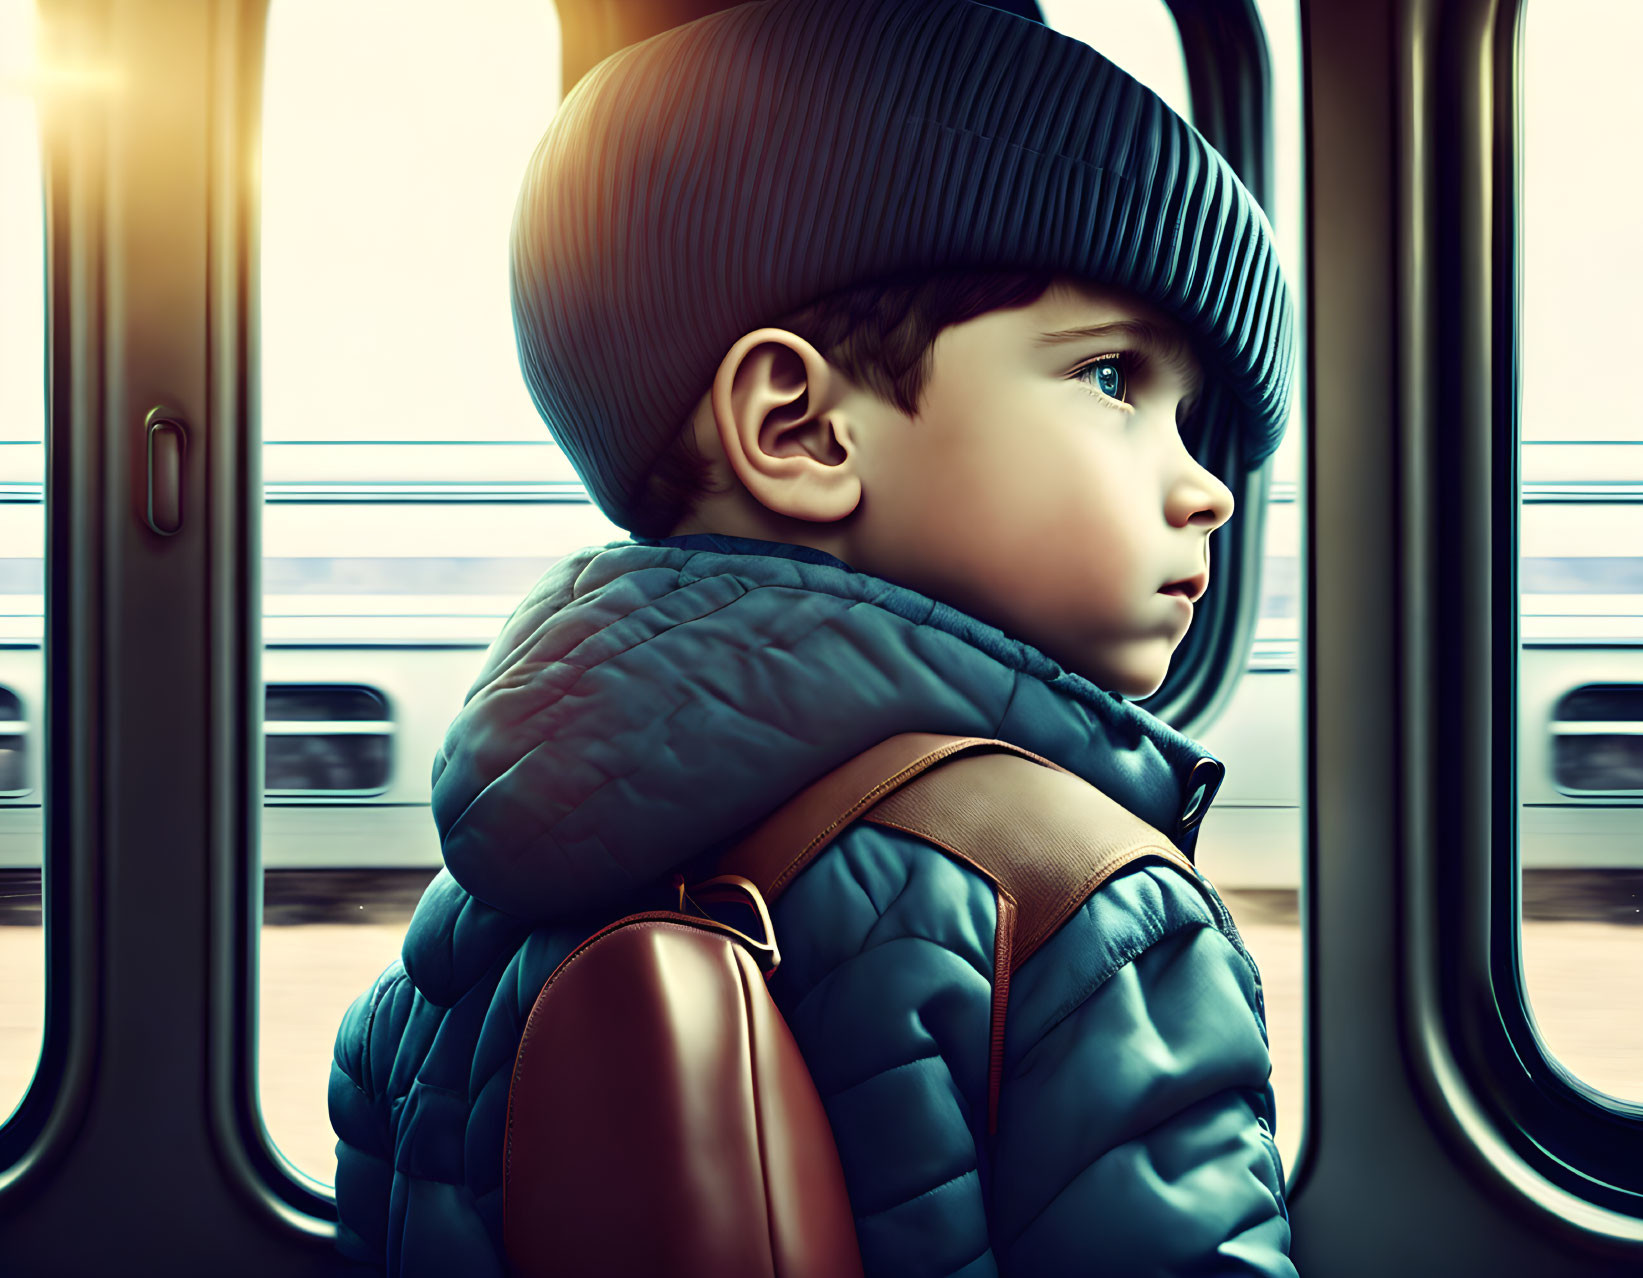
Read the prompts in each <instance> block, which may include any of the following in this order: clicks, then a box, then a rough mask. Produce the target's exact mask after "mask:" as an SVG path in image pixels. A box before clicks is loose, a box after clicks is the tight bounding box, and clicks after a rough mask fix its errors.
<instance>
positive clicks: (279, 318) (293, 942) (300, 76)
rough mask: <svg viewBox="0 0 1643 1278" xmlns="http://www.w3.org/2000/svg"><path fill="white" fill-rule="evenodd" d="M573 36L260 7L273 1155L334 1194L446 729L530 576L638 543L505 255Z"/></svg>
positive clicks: (463, 22)
mask: <svg viewBox="0 0 1643 1278" xmlns="http://www.w3.org/2000/svg"><path fill="white" fill-rule="evenodd" d="M557 22H558V19H557V16H556V13H555V9H554V6H553V5H552V4H547V3H542V0H494V2H493V3H491V4H488V5H486V6H485V13H484V20H483V21H474V20H473V15H472V14H470V13H469V12H468V11H467V10H466V9H460V8H453V7H452V6H450V5H447V4H444V3H441V2H440V0H419V2H417V3H406V2H404V0H346V2H344V3H337V2H336V0H272V4H271V5H270V7H269V12H268V25H267V38H266V44H265V65H264V90H263V92H264V97H263V140H262V161H261V190H262V215H261V216H262V221H261V233H260V240H261V254H262V261H261V273H260V279H261V284H260V290H261V291H260V307H261V310H260V331H261V387H262V391H261V394H262V400H261V422H262V436H263V476H264V482H265V498H266V503H265V506H264V512H263V555H264V558H263V644H264V649H263V677H264V679H265V680H266V682H267V688H268V701H267V707H266V711H267V713H266V721H265V724H264V728H265V733H264V745H265V749H266V755H265V763H266V776H267V786H268V794H267V803H266V805H265V807H264V810H263V822H262V856H263V868H264V875H263V888H264V890H263V923H264V926H263V928H262V931H261V945H262V953H261V962H260V978H261V987H260V999H259V1012H258V1015H259V1017H260V1033H259V1052H260V1058H259V1070H258V1076H259V1087H260V1088H261V1103H262V1110H263V1119H264V1122H265V1124H266V1126H267V1129H268V1133H269V1135H270V1137H271V1138H272V1140H273V1142H274V1144H275V1145H276V1146H277V1148H278V1149H279V1150H280V1152H281V1153H282V1154H284V1156H285V1157H286V1158H287V1159H288V1160H289V1161H290V1162H291V1163H292V1164H293V1165H294V1166H295V1167H296V1168H297V1169H298V1170H299V1171H301V1172H303V1173H306V1174H307V1175H310V1176H312V1177H314V1178H315V1179H317V1180H319V1181H321V1182H324V1183H329V1182H330V1181H331V1179H332V1177H333V1176H334V1175H335V1174H336V1150H335V1143H336V1136H335V1134H334V1133H333V1132H332V1131H331V1125H330V1122H329V1119H328V1117H327V1103H326V1085H327V1081H328V1080H327V1068H326V1066H327V1063H328V1062H329V1061H330V1059H331V1051H332V1042H333V1039H334V1037H335V1034H336V1029H337V1026H338V1024H339V1023H340V1022H341V1020H342V1014H343V1012H344V1010H345V1009H346V1008H347V1006H348V1004H349V1003H351V1002H352V1001H353V999H354V998H355V997H356V996H357V995H358V993H359V991H360V990H362V989H364V988H366V987H368V986H369V985H370V983H371V982H372V980H374V979H375V977H376V976H377V974H378V973H379V972H381V970H382V969H383V968H384V967H385V966H386V965H387V964H388V963H389V962H390V961H391V960H393V959H394V957H395V956H396V955H397V954H398V953H399V949H400V945H401V943H402V941H403V940H404V934H405V927H406V924H407V922H408V921H409V918H410V913H411V910H412V909H413V908H414V906H415V904H416V901H417V898H418V896H419V895H420V893H421V890H422V888H423V887H425V886H426V884H427V883H428V881H429V880H430V879H432V878H433V876H434V874H435V872H436V871H437V870H438V869H439V866H440V854H439V841H438V834H437V831H436V830H435V827H434V821H433V817H432V815H431V814H430V812H429V810H428V802H429V794H430V792H429V774H430V770H431V767H432V763H433V759H434V754H435V752H436V751H437V749H438V747H439V743H440V740H441V738H442V736H443V734H444V731H445V729H446V727H447V726H448V725H449V723H450V721H451V720H452V718H454V717H455V715H456V713H457V711H458V710H459V709H460V708H461V705H462V700H463V696H464V694H465V693H466V691H467V688H468V685H469V683H470V682H471V681H472V679H473V677H474V674H475V673H476V672H477V670H478V668H479V665H480V663H481V661H482V660H483V654H484V650H485V648H486V647H487V646H488V645H489V643H490V641H491V640H492V639H493V638H495V636H496V634H497V632H498V631H499V630H500V628H501V626H502V623H503V621H504V620H505V619H506V618H507V616H508V614H509V613H510V612H511V611H512V610H513V608H514V606H515V605H516V604H517V603H518V602H519V600H520V599H521V598H522V597H523V595H524V593H525V591H526V590H527V589H529V587H530V586H531V585H532V583H534V582H535V581H536V580H537V578H538V577H540V576H541V574H542V573H543V572H544V571H545V570H546V569H547V568H548V566H549V565H550V564H551V563H552V562H553V560H554V559H555V558H556V557H557V556H558V555H560V554H563V553H565V552H566V551H568V550H571V549H574V548H575V547H578V546H582V545H587V544H590V543H594V544H597V543H602V542H605V541H611V540H615V539H616V538H617V537H620V536H621V535H622V533H621V531H620V530H619V529H616V528H614V527H613V526H612V525H611V524H610V523H609V522H608V521H606V520H605V519H604V517H603V516H602V515H601V514H600V512H599V511H598V509H597V507H594V506H593V505H592V504H591V503H590V502H588V500H587V497H586V493H585V492H584V490H583V488H582V486H581V483H580V481H579V480H577V478H576V475H575V472H574V471H573V470H572V469H571V468H570V466H569V464H568V463H567V462H566V461H565V458H564V456H563V454H561V453H560V451H559V450H558V448H557V447H555V446H554V444H553V441H552V439H551V438H550V437H549V436H548V434H547V432H546V431H545V430H544V428H543V426H542V421H541V418H540V417H539V416H538V415H537V412H536V409H535V406H534V405H533V404H532V403H531V401H530V395H529V392H528V391H527V390H526V388H525V383H524V379H523V378H522V377H521V376H520V374H519V367H518V362H517V357H516V355H515V353H514V336H513V321H512V314H511V310H510V306H509V298H508V275H507V253H506V252H505V249H506V245H507V241H508V229H509V225H510V223H511V220H512V217H513V206H514V200H515V198H516V196H517V194H518V188H519V180H520V176H521V174H522V172H523V165H524V162H525V159H526V157H528V156H529V155H530V153H531V151H532V150H533V149H534V147H535V145H536V142H537V139H538V138H539V137H540V136H541V133H542V130H543V128H544V127H545V126H546V124H547V120H548V118H549V116H550V115H551V114H552V112H553V110H554V107H555V106H556V105H557V103H558V99H559V65H560V50H559V31H558V25H557ZM390 711H391V714H390ZM318 725H323V730H316V728H317V726H318ZM390 748H391V751H392V756H393V757H392V758H391V759H390V757H389V752H390Z"/></svg>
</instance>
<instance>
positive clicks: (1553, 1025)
mask: <svg viewBox="0 0 1643 1278" xmlns="http://www.w3.org/2000/svg"><path fill="white" fill-rule="evenodd" d="M1599 32H1602V33H1603V34H1602V35H1601V36H1599V34H1598V33H1599ZM1639 40H1643V11H1640V10H1638V9H1636V8H1635V7H1633V6H1628V5H1614V4H1606V3H1602V2H1601V0H1583V2H1582V3H1578V4H1551V3H1548V2H1547V0H1532V2H1531V3H1530V4H1528V6H1527V7H1526V10H1525V13H1524V18H1523V44H1522V58H1523V109H1522V145H1523V168H1522V191H1521V201H1522V226H1521V231H1520V243H1521V246H1522V248H1521V255H1522V256H1521V262H1522V265H1521V269H1522V280H1523V283H1522V292H1521V302H1520V306H1521V314H1520V320H1519V322H1520V325H1521V329H1520V331H1521V334H1522V336H1521V341H1522V358H1521V364H1520V366H1521V373H1520V379H1521V380H1520V395H1521V409H1520V415H1521V426H1520V429H1521V439H1522V443H1521V450H1520V451H1521V458H1522V462H1521V476H1522V478H1521V506H1520V518H1521V523H1520V553H1521V555H1522V559H1521V563H1520V571H1519V589H1520V591H1521V615H1520V627H1521V631H1520V644H1521V646H1520V648H1519V666H1518V697H1519V702H1518V715H1519V732H1518V741H1519V760H1520V765H1519V778H1518V785H1519V801H1520V808H1519V814H1520V827H1519V829H1520V834H1519V840H1520V843H1519V860H1520V865H1521V867H1522V868H1521V876H1522V899H1523V907H1522V915H1523V923H1522V955H1523V958H1522V962H1523V979H1524V982H1525V986H1526V989H1527V992H1528V996H1529V1002H1530V1005H1531V1007H1532V1009H1533V1012H1534V1018H1535V1021H1536V1022H1537V1029H1538V1031H1539V1033H1540V1036H1541V1038H1542V1041H1543V1042H1544V1043H1545V1045H1546V1047H1547V1049H1548V1050H1549V1051H1550V1052H1551V1053H1552V1055H1553V1056H1554V1057H1556V1058H1557V1059H1558V1060H1559V1061H1560V1062H1561V1063H1562V1064H1563V1065H1564V1067H1566V1068H1567V1069H1568V1070H1569V1071H1570V1072H1571V1073H1573V1074H1574V1075H1576V1076H1577V1077H1579V1078H1580V1079H1582V1080H1583V1081H1584V1082H1586V1083H1588V1084H1590V1085H1591V1086H1592V1087H1595V1088H1596V1089H1597V1090H1599V1091H1600V1092H1604V1093H1607V1094H1609V1095H1610V1096H1614V1097H1621V1098H1625V1099H1627V1100H1630V1101H1634V1102H1635V1101H1638V1100H1643V1021H1640V1020H1639V1019H1638V1018H1637V1017H1635V1016H1630V1015H1624V1014H1622V1013H1623V1012H1624V1010H1625V1009H1626V1008H1628V1007H1630V1006H1631V1000H1632V991H1633V989H1634V988H1635V983H1636V974H1637V973H1638V972H1639V971H1643V926H1638V925H1639V924H1640V923H1643V838H1640V837H1639V833H1638V815H1639V803H1640V801H1643V744H1640V743H1643V660H1640V659H1643V426H1640V424H1639V420H1638V417H1637V415H1636V414H1635V413H1633V412H1631V411H1628V410H1626V409H1625V408H1624V407H1623V406H1624V405H1627V404H1629V403H1630V401H1631V398H1632V395H1633V391H1632V387H1631V383H1630V380H1629V378H1628V375H1627V372H1626V370H1627V368H1628V361H1629V360H1630V359H1631V347H1632V342H1633V334H1634V333H1635V330H1636V325H1635V323H1634V321H1633V319H1632V318H1631V305H1632V304H1631V301H1630V299H1631V298H1632V297H1634V296H1635V295H1636V293H1637V291H1638V290H1639V289H1640V288H1643V251H1640V250H1639V247H1638V246H1639V245H1640V244H1643V211H1640V209H1639V205H1638V201H1637V199H1636V194H1635V191H1634V189H1633V186H1632V184H1631V179H1630V177H1629V176H1628V175H1627V174H1625V173H1624V172H1622V171H1621V169H1620V168H1617V167H1616V166H1615V165H1614V164H1612V163H1611V162H1610V159H1609V157H1611V156H1612V155H1614V154H1616V153H1617V152H1616V151H1615V149H1614V148H1616V147H1621V148H1626V147H1629V146H1630V142H1629V140H1628V139H1629V136H1630V131H1631V123H1630V121H1631V118H1632V110H1631V103H1632V85H1633V82H1634V80H1635V72H1634V69H1633V68H1632V66H1631V65H1630V63H1629V62H1628V61H1627V59H1626V54H1625V51H1626V50H1628V49H1633V48H1635V47H1637V42H1638V41H1639ZM1576 86H1578V92H1576V91H1575V90H1576ZM1574 226H1579V227H1580V228H1581V230H1580V233H1579V234H1571V233H1570V228H1571V227H1574ZM1576 316H1578V317H1579V319H1578V321H1576V320H1574V317H1576ZM1577 369H1578V373H1576V371H1575V370H1577ZM1576 972H1585V973H1594V972H1595V973H1603V974H1606V975H1605V976H1603V977H1600V978H1597V979H1584V978H1582V979H1571V974H1572V973H1576Z"/></svg>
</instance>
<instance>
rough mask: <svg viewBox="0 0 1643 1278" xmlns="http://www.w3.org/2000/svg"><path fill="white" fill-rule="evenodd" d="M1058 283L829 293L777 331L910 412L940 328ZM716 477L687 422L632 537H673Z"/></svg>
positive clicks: (945, 278)
mask: <svg viewBox="0 0 1643 1278" xmlns="http://www.w3.org/2000/svg"><path fill="white" fill-rule="evenodd" d="M1054 279H1055V273H1054V272H1052V271H1031V272H1024V271H999V270H950V271H938V272H936V273H934V274H930V275H919V276H911V275H897V276H892V277H888V278H883V279H877V280H873V281H870V282H868V283H865V284H858V285H855V286H853V287H851V288H847V289H840V290H839V291H838V292H835V293H829V294H827V295H826V296H825V297H821V298H818V299H817V300H816V301H814V302H810V303H809V304H807V305H805V306H803V307H800V308H799V309H798V310H795V311H791V312H789V313H788V314H787V315H784V316H782V317H781V318H780V319H776V320H772V321H771V322H770V326H771V327H773V328H785V329H787V330H789V331H790V332H793V333H796V334H798V335H799V336H800V337H802V338H804V339H805V341H807V342H809V343H810V344H811V345H812V346H814V347H815V348H816V350H817V351H819V352H820V353H821V355H822V357H823V358H824V359H826V360H827V361H828V363H830V364H832V365H834V366H835V367H836V368H838V369H839V370H840V371H841V372H843V373H844V375H845V376H846V377H848V378H850V380H851V381H853V382H855V383H856V384H857V385H859V386H863V387H865V388H866V389H868V390H871V391H872V392H873V393H874V394H875V395H877V396H878V397H879V398H880V399H882V400H884V401H885V402H886V403H891V404H894V405H895V406H896V407H897V408H899V409H900V410H901V411H902V412H903V413H906V414H908V415H911V414H913V413H916V412H917V411H918V405H919V401H920V399H921V398H922V397H923V395H924V386H925V382H926V381H927V380H928V379H929V376H930V349H931V347H932V346H934V345H935V340H936V337H937V336H938V335H939V334H940V333H941V331H942V329H944V328H948V327H950V326H951V325H954V324H962V323H964V322H965V321H966V320H971V319H974V318H976V317H977V316H978V315H984V314H986V313H987V312H988V311H996V310H1005V309H1008V308H1011V307H1017V306H1030V305H1032V304H1033V303H1034V302H1036V301H1037V300H1038V299H1039V298H1040V297H1041V296H1043V294H1044V292H1045V290H1047V289H1048V288H1049V287H1050V284H1051V283H1052V282H1053V281H1054ZM711 478H712V463H711V462H710V461H709V459H708V458H706V457H704V456H703V455H702V454H701V452H699V451H698V450H697V448H696V440H695V430H694V425H693V422H692V421H691V420H690V419H688V418H687V419H686V421H685V422H684V424H683V426H682V427H681V428H680V430H679V433H678V434H677V435H676V436H675V437H674V441H673V443H672V444H671V445H670V446H669V448H668V450H667V452H665V453H663V454H662V456H661V457H660V458H659V459H658V460H657V462H656V464H655V465H654V466H653V467H651V469H650V472H649V474H647V475H646V476H645V480H644V484H643V490H642V492H641V494H640V497H639V502H638V505H637V506H636V508H635V509H634V512H633V519H632V522H631V523H630V525H629V529H628V530H629V531H630V532H631V533H633V535H634V536H636V537H666V536H668V535H669V534H670V533H671V532H672V531H673V529H675V528H677V527H678V526H679V524H680V523H681V522H683V521H684V520H685V519H686V518H688V517H689V515H690V514H691V512H692V511H693V510H694V509H695V507H696V503H697V502H698V501H699V500H701V498H703V497H705V496H707V495H708V494H709V493H710V492H712V491H713V489H712V488H711V483H710V481H711Z"/></svg>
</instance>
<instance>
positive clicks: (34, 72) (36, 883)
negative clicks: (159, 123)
mask: <svg viewBox="0 0 1643 1278" xmlns="http://www.w3.org/2000/svg"><path fill="white" fill-rule="evenodd" d="M34 26H35V18H34V4H33V0H0V1122H4V1121H5V1120H6V1118H7V1116H8V1115H9V1114H10V1113H11V1112H12V1110H13V1109H14V1108H15V1107H16V1105H17V1103H18V1102H19V1101H21V1100H22V1099H23V1093H24V1092H25V1091H26V1090H27V1089H28V1085H29V1081H30V1080H31V1079H32V1078H33V1077H34V1070H35V1066H36V1064H37V1063H38V1062H39V1059H40V1035H41V1030H42V1028H43V1027H44V1024H45V989H46V982H45V944H44V933H43V929H42V927H41V923H40V868H41V861H42V853H43V851H44V834H43V830H44V827H43V822H42V819H41V816H42V807H41V804H42V797H41V786H40V749H39V743H40V741H41V740H42V738H43V736H44V733H43V732H42V727H43V724H44V718H45V713H44V699H43V697H44V692H45V662H44V654H43V649H42V647H41V642H42V639H43V636H44V614H45V608H44V602H45V558H44V557H45V517H44V516H45V506H44V501H45V491H44V482H45V445H44V439H45V434H44V430H45V420H46V400H45V377H44V373H43V370H44V368H45V336H46V324H45V318H46V311H45V288H44V275H45V251H44V250H45V234H44V225H43V223H42V220H41V218H42V214H41V210H42V203H43V201H42V191H41V167H40V143H39V132H38V120H37V115H36V111H35V94H36V93H37V91H38V89H39V85H40V82H41V77H40V74H39V70H38V68H37V66H36V64H35V59H34V46H35V35H34Z"/></svg>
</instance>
